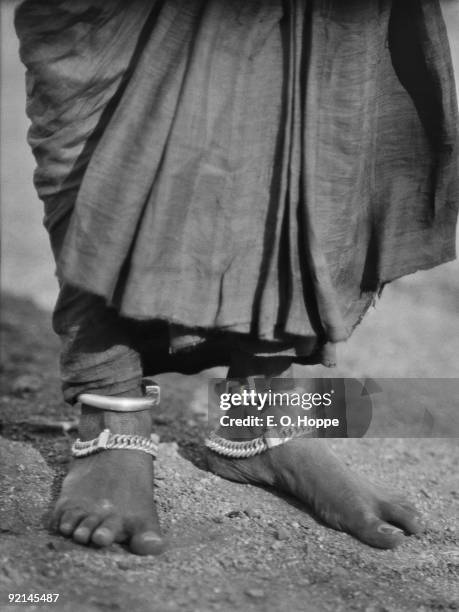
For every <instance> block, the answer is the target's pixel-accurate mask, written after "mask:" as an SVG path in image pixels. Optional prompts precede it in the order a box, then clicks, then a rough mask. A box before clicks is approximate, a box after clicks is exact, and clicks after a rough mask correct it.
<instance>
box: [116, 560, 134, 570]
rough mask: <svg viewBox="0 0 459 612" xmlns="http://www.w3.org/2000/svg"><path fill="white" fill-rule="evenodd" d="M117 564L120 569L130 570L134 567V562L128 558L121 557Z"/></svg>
mask: <svg viewBox="0 0 459 612" xmlns="http://www.w3.org/2000/svg"><path fill="white" fill-rule="evenodd" d="M117 566H118V567H119V568H120V570H124V571H126V570H130V569H131V568H132V563H131V562H130V561H127V560H126V559H121V560H120V561H118V563H117Z"/></svg>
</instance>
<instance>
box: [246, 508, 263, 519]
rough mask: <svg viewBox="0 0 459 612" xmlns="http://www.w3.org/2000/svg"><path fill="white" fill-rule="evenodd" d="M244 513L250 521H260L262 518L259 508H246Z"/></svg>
mask: <svg viewBox="0 0 459 612" xmlns="http://www.w3.org/2000/svg"><path fill="white" fill-rule="evenodd" d="M244 512H245V514H246V515H247V516H248V517H249V518H252V519H260V518H261V517H262V516H263V512H262V511H261V510H260V509H259V508H246V509H245V510H244Z"/></svg>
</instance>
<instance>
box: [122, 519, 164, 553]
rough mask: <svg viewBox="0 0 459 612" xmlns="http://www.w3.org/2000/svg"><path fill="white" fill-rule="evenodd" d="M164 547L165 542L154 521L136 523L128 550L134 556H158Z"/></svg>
mask: <svg viewBox="0 0 459 612" xmlns="http://www.w3.org/2000/svg"><path fill="white" fill-rule="evenodd" d="M165 547H166V542H165V540H164V538H163V537H162V536H161V534H160V531H159V526H158V524H157V523H155V522H154V521H151V522H150V521H148V522H143V521H141V522H138V523H137V524H136V525H135V526H134V528H133V529H132V535H131V538H130V540H129V548H130V550H131V552H133V553H134V554H135V555H159V554H160V553H161V552H163V550H164V549H165Z"/></svg>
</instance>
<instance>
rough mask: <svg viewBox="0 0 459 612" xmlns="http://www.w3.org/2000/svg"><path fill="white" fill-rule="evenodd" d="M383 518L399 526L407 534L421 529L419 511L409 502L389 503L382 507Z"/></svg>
mask: <svg viewBox="0 0 459 612" xmlns="http://www.w3.org/2000/svg"><path fill="white" fill-rule="evenodd" d="M382 511H383V518H384V519H385V520H386V521H389V522H390V523H394V525H397V526H398V527H401V528H402V529H403V530H404V531H406V532H407V533H409V534H416V533H419V532H420V531H421V529H422V525H421V521H420V518H419V513H418V512H417V510H416V509H415V508H414V506H412V505H411V504H408V503H404V504H403V505H402V504H389V503H385V504H384V505H383V507H382Z"/></svg>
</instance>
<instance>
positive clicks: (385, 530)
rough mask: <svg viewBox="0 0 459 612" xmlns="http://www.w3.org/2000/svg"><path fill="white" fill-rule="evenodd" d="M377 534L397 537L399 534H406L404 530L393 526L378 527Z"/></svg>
mask: <svg viewBox="0 0 459 612" xmlns="http://www.w3.org/2000/svg"><path fill="white" fill-rule="evenodd" d="M377 532H378V533H382V534H383V535H396V534H397V533H404V532H403V530H402V529H399V528H398V527H392V526H391V525H378V528H377Z"/></svg>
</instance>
